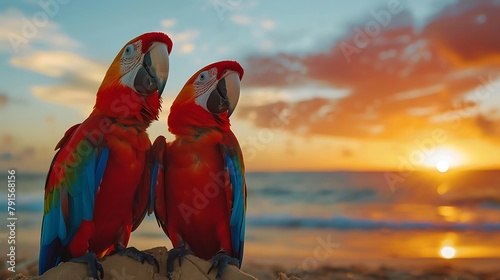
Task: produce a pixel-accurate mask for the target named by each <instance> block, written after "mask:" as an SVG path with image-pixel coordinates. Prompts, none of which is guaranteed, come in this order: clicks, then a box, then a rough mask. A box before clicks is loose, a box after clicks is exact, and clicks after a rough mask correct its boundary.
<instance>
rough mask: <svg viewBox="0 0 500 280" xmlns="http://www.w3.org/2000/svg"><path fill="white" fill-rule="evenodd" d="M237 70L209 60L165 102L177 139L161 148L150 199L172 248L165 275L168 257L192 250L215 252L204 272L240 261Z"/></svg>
mask: <svg viewBox="0 0 500 280" xmlns="http://www.w3.org/2000/svg"><path fill="white" fill-rule="evenodd" d="M242 76H243V68H242V67H241V66H240V65H239V64H238V63H237V62H235V61H221V62H217V63H213V64H210V65H208V66H206V67H204V68H203V69H201V70H199V71H198V72H197V73H196V74H194V75H193V76H192V77H191V78H190V79H189V80H188V81H187V82H186V84H185V85H184V87H183V89H182V90H181V92H180V93H179V95H178V96H177V98H176V99H175V101H174V103H173V104H172V107H171V108H170V115H169V117H168V126H169V131H170V132H172V133H173V134H174V135H175V137H176V139H175V141H173V142H172V143H168V144H167V146H166V147H165V152H164V154H163V159H162V162H163V166H161V167H163V169H164V173H163V176H160V177H159V179H160V180H159V183H158V186H156V190H155V194H156V197H155V205H154V207H155V215H156V218H157V220H158V223H159V225H161V227H162V228H163V230H164V231H165V233H166V234H167V235H168V236H169V238H170V240H171V241H172V244H173V246H174V247H175V248H174V249H172V250H170V252H169V258H168V261H167V272H168V276H169V278H170V277H171V276H172V272H173V263H174V259H175V258H179V263H181V261H182V259H183V257H184V255H186V254H189V253H191V252H193V253H194V254H195V255H197V256H199V257H201V258H204V259H207V260H208V259H210V258H212V257H213V258H212V266H211V268H210V270H209V273H210V271H211V270H212V269H213V268H216V267H217V268H218V272H217V275H216V278H217V279H220V278H221V277H222V274H223V272H224V269H225V268H226V266H227V265H228V264H233V265H237V266H238V267H240V264H241V261H242V258H243V244H244V235H245V211H246V182H245V167H244V164H243V156H242V153H241V149H240V146H239V144H238V141H237V140H236V137H235V136H234V134H233V132H232V131H231V129H230V124H229V116H230V115H231V113H232V112H233V110H234V108H235V106H236V104H237V102H238V98H239V93H240V79H241V78H242ZM162 140H163V141H164V138H162V139H157V141H162ZM160 170H161V169H160Z"/></svg>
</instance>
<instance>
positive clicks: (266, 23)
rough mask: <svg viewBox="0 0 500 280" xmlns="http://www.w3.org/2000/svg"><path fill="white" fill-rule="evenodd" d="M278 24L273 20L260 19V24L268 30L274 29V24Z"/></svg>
mask: <svg viewBox="0 0 500 280" xmlns="http://www.w3.org/2000/svg"><path fill="white" fill-rule="evenodd" d="M275 25H276V24H275V23H274V21H272V20H261V21H260V26H261V27H262V28H264V29H266V30H272V29H274V26H275Z"/></svg>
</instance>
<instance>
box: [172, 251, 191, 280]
mask: <svg viewBox="0 0 500 280" xmlns="http://www.w3.org/2000/svg"><path fill="white" fill-rule="evenodd" d="M192 254H193V252H191V251H190V250H188V249H186V247H185V245H181V246H179V247H177V248H173V249H171V250H169V251H168V258H167V277H168V279H171V278H172V276H173V275H174V262H175V259H176V258H177V259H179V266H181V265H182V261H183V260H184V257H185V256H187V255H192Z"/></svg>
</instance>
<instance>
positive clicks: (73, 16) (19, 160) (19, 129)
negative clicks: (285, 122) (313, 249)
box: [0, 0, 500, 171]
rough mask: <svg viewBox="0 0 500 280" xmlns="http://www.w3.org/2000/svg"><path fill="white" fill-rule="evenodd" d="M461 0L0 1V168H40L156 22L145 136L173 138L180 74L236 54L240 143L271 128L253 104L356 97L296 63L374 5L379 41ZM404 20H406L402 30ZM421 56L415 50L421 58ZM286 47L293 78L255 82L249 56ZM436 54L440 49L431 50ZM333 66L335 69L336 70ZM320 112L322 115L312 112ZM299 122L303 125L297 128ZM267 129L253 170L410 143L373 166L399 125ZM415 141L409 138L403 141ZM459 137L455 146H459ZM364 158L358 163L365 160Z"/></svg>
mask: <svg viewBox="0 0 500 280" xmlns="http://www.w3.org/2000/svg"><path fill="white" fill-rule="evenodd" d="M465 2H466V1H455V0H446V1H445V0H443V1H439V2H438V3H436V1H431V0H425V1H405V0H401V1H397V0H381V1H368V0H355V1H328V0H324V1H311V2H307V3H306V2H304V1H259V0H208V1H207V0H203V1H202V0H198V1H189V2H188V1H144V2H138V1H100V2H98V1H75V0H65V1H62V0H61V1H60V2H58V1H56V0H40V1H35V0H24V1H23V0H21V1H8V2H7V1H4V2H3V3H2V4H0V60H1V62H2V63H1V66H0V69H1V70H0V72H1V73H2V75H1V78H0V81H1V82H0V118H1V119H2V120H3V121H2V123H1V124H0V127H1V131H2V132H1V133H0V143H2V145H1V148H0V166H2V167H5V168H8V167H13V166H14V167H16V166H17V167H18V168H23V169H25V170H29V171H44V170H46V168H47V167H48V164H49V163H50V160H51V158H52V156H53V154H54V152H53V147H54V146H55V144H56V143H57V141H58V140H59V139H60V137H61V136H62V135H63V133H64V132H65V130H66V129H67V128H69V127H70V126H71V125H72V124H74V123H78V122H81V121H82V120H83V119H84V118H85V117H86V116H87V115H88V113H90V111H91V109H92V105H93V103H94V98H95V92H96V90H97V88H98V86H99V84H100V81H101V79H102V77H103V76H104V73H105V71H106V69H107V67H108V66H109V64H110V62H111V60H112V59H113V58H114V57H115V55H116V53H117V52H118V51H119V50H120V49H121V48H122V46H123V45H124V44H125V43H126V42H127V41H129V40H130V39H131V38H134V37H136V36H138V35H140V34H142V33H145V32H149V31H163V32H165V33H167V34H168V35H169V36H170V37H171V38H172V40H173V42H174V47H173V51H172V54H171V57H170V63H171V68H170V76H169V80H168V83H167V87H166V91H165V92H164V94H163V96H164V102H163V112H162V114H161V116H160V121H159V122H156V123H154V124H153V125H152V127H151V129H150V134H151V136H152V137H156V136H157V135H159V134H164V135H166V136H167V138H169V139H171V136H169V134H168V132H167V129H166V118H167V115H168V108H169V106H170V103H171V101H172V100H173V99H174V98H175V96H176V94H177V93H178V91H179V90H180V88H181V87H182V86H183V84H184V82H185V81H186V80H187V79H188V78H189V77H190V76H191V75H192V74H193V73H194V72H195V71H197V70H198V69H199V68H201V67H203V66H205V65H207V64H209V63H212V62H214V61H218V60H222V59H235V60H238V61H239V62H240V63H242V65H243V66H244V68H245V70H246V75H245V77H244V78H243V81H242V87H243V89H242V97H241V100H240V103H239V104H240V105H239V106H241V107H244V108H245V109H241V114H235V117H234V118H233V121H232V123H233V129H234V130H235V132H236V134H237V136H238V137H239V138H240V142H242V141H243V142H244V144H248V143H250V142H252V141H251V140H252V137H254V138H255V137H259V135H260V134H262V133H264V132H266V131H264V130H263V129H269V128H268V127H267V128H266V127H265V126H262V125H261V124H260V123H259V120H258V118H256V116H255V114H259V113H258V112H260V111H259V110H260V109H259V108H262V106H266V105H270V104H271V105H272V104H281V103H280V102H285V103H286V104H289V105H290V104H291V105H290V106H291V107H290V108H296V107H297V106H299V105H302V104H306V103H304V102H313V103H314V102H315V100H317V98H321V99H322V100H323V99H326V100H330V101H332V102H337V101H339V100H340V101H341V100H343V99H347V98H348V97H349V96H353V91H354V90H353V88H354V86H353V85H351V84H346V83H341V82H338V83H334V84H333V85H332V84H329V82H325V81H324V80H321V79H316V80H315V79H312V78H311V77H312V76H310V73H311V70H303V69H306V68H305V66H304V65H306V62H307V60H308V58H311V57H312V58H314V57H317V56H319V55H321V54H326V53H328V52H329V51H330V50H333V49H335V48H336V49H337V50H338V47H339V46H340V43H341V42H351V41H349V40H350V39H352V36H355V30H356V28H361V29H363V28H364V27H366V24H369V22H370V21H373V20H374V16H373V14H374V13H378V12H379V11H381V10H384V11H386V10H388V9H389V8H388V7H389V6H394V7H396V6H397V7H399V8H400V10H401V12H398V13H397V14H392V15H391V18H390V20H389V24H388V26H385V27H381V31H380V32H379V33H380V36H378V34H377V36H375V37H374V38H372V39H373V40H372V42H373V43H372V45H373V46H375V45H377V44H378V43H377V39H379V37H380V38H382V39H383V38H385V37H383V36H384V34H386V33H390V32H398V31H399V30H400V29H401V30H404V32H407V33H408V34H410V35H408V36H410V37H419V36H420V35H419V34H420V33H425V32H426V30H427V29H430V28H429V27H430V26H432V23H434V22H436V23H439V19H440V18H441V17H443V18H444V17H446V16H447V15H446V11H447V10H450V11H455V12H456V13H457V17H460V16H462V15H466V14H467V12H468V11H469V10H470V11H476V10H478V9H479V8H478V7H476V6H480V5H479V4H478V5H475V4H467V3H465ZM484 3H488V4H491V5H498V1H493V0H492V1H485V2H484ZM49 4H50V5H49ZM44 5H49V6H48V7H50V9H48V10H47V9H44V8H43V7H42V6H44ZM495 7H498V6H495ZM475 9H476V10H475ZM490 10H491V9H490ZM53 11H55V12H53ZM481 15H482V14H480V13H479V14H477V15H476V16H475V18H476V21H478V23H477V24H480V23H481V22H483V23H484V22H486V23H489V22H490V21H487V19H489V18H488V17H487V16H484V15H483V17H481ZM451 17H453V15H452V16H451ZM27 22H29V23H27ZM483 23H481V24H483ZM30 24H33V25H34V26H35V27H36V30H35V31H34V32H29V33H26V32H25V31H26V30H27V29H26V28H27V27H26V26H27V25H30ZM408 26H409V27H410V28H409V29H405V28H406V27H408ZM28 31H30V30H28ZM16 36H21V37H16ZM13 37H16V38H24V39H23V40H24V41H23V42H22V43H19V44H18V45H17V46H15V44H14V45H13V44H12V38H13ZM382 39H380V40H382ZM425 40H427V41H429V42H432V40H431V39H419V40H416V41H415V43H414V44H413V45H414V49H415V48H417V49H418V48H425V46H426V43H425ZM419 42H420V43H419ZM351 43H352V42H351ZM422 46H424V47H422ZM369 47H370V48H371V47H372V46H369ZM393 52H395V51H394V50H391V49H388V50H387V51H385V52H382V51H380V53H379V54H378V55H379V56H381V55H383V54H385V55H389V56H390V55H391V54H392V53H393ZM368 53H369V48H366V51H364V53H363V54H368ZM423 53H424V54H425V52H423ZM424 54H423V55H422V56H421V57H424V58H425V56H424ZM283 56H284V57H285V60H286V61H287V62H286V63H288V64H286V65H285V64H283V65H284V66H283V65H281V66H283V67H284V70H283V71H282V72H280V73H279V74H280V75H281V76H286V75H289V79H293V81H290V80H286V83H285V84H284V85H283V84H280V82H276V84H272V83H271V84H265V83H264V84H263V83H261V82H260V80H259V81H256V77H257V78H258V77H259V74H263V75H267V74H266V73H267V72H266V71H267V70H266V67H270V66H269V65H272V64H267V63H262V64H260V65H259V64H255V63H253V64H252V62H254V61H261V60H258V59H262V61H268V62H269V60H270V61H271V62H273V61H274V62H276V61H278V62H280V61H283V59H282V58H283ZM416 57H417V56H411V57H410V58H407V57H406V58H405V57H403V56H402V58H401V59H402V60H404V61H403V62H404V63H405V65H407V67H405V68H404V69H406V71H411V69H412V67H410V66H411V65H413V64H415V63H416V62H415V61H414V60H415V58H416ZM274 58H276V59H274ZM266 59H268V60H266ZM273 59H274V60H273ZM435 59H436V57H433V58H432V60H435ZM280 63H281V62H280ZM344 64H345V65H344ZM350 65H351V66H352V65H353V64H350ZM348 66H349V64H346V62H345V61H342V63H341V64H337V65H334V64H332V65H331V68H332V69H336V71H341V70H342V69H343V68H344V67H348ZM493 66H494V67H496V66H497V65H496V64H493ZM493 66H492V65H487V66H484V67H483V68H480V67H479V70H481V71H482V70H484V69H497V68H492V67H493ZM457 68H459V67H457ZM301 69H302V70H301ZM404 69H403V70H404ZM408 69H410V70H408ZM274 70H276V71H278V70H279V69H274ZM274 70H273V71H274ZM403 70H401V71H403ZM459 70H460V71H458V70H457V71H456V72H457V73H455V72H453V73H454V74H453V75H459V74H460V73H461V75H465V76H467V73H468V72H467V71H469V72H471V71H472V72H473V74H474V75H476V76H477V75H479V74H478V72H474V71H479V70H478V67H476V66H474V67H461V68H460V69H459ZM279 71H281V70H279ZM287 71H290V72H289V73H288V72H287ZM301 71H302V72H301ZM325 71H328V70H325ZM359 71H363V70H362V67H359ZM484 71H486V70H484ZM334 72H335V71H334ZM334 72H332V75H336V74H335V73H334ZM458 72H459V73H458ZM481 73H482V72H481ZM270 74H272V73H270ZM274 74H276V73H274ZM297 75H298V76H297ZM450 75H451V74H450ZM267 76H268V77H271V76H270V75H267ZM305 76H307V77H305ZM262 80H264V79H262ZM299 81H300V82H299ZM351 81H352V82H353V84H354V83H356V80H355V79H351ZM490 82H493V81H490ZM477 86H480V84H476V85H474V86H471V87H470V88H468V90H464V91H460V92H457V94H456V95H453V96H452V97H453V101H454V102H455V101H457V99H460V98H464V96H466V95H467V92H470V91H471V90H473V89H474V88H475V87H477ZM445 87H446V85H445ZM436 88H440V86H439V85H422V88H418V87H410V88H405V89H404V91H403V92H402V93H405V92H406V93H407V92H410V95H411V93H412V92H413V93H414V94H413V96H417V97H420V96H424V95H425V92H426V90H427V92H431V94H434V92H433V89H436ZM429 89H430V91H429ZM381 90H384V89H383V88H381ZM415 92H416V93H415ZM398 94H401V92H400V93H398ZM436 94H437V93H436ZM399 96H408V94H407V95H399ZM384 100H385V99H382V101H381V102H382V104H385V103H384V102H386V101H384ZM391 100H392V99H391ZM489 101H490V102H479V103H480V104H478V107H481V106H483V107H484V106H487V105H488V104H495V105H494V106H493V107H495V106H496V105H500V100H497V99H494V98H491V99H490V100H489ZM387 102H388V101H387ZM372 103H373V104H377V103H376V102H372ZM417 103H418V102H417ZM292 105H293V106H295V107H293V106H292ZM328 106H329V105H328ZM328 106H323V107H322V110H320V113H321V112H326V113H324V114H328V113H329V112H328V110H327V109H328ZM405 109H406V111H408V112H410V113H409V114H417V115H418V114H424V115H425V114H426V113H429V114H430V113H433V114H434V115H432V116H430V115H426V117H428V118H429V120H430V122H431V123H433V121H432V118H434V119H436V118H439V116H438V115H436V114H437V113H436V108H435V106H434V107H422V106H415V108H405ZM490 109H491V108H490ZM481 110H482V111H479V113H477V114H478V115H479V114H484V112H485V110H487V109H485V108H483V109H481ZM237 111H238V109H237ZM438 111H439V110H438ZM317 113H318V112H317ZM322 114H323V113H322ZM324 114H323V115H324ZM262 115H265V114H262ZM315 116H316V118H319V117H322V115H321V114H319V113H318V114H316V115H315ZM339 117H340V116H339ZM494 120H495V121H496V119H494ZM494 120H492V119H487V120H485V121H488V122H492V121H494ZM387 121H388V118H387V119H381V122H380V123H378V124H377V125H372V126H371V127H370V129H371V130H373V133H375V134H376V133H378V131H379V130H380V129H383V128H384V127H388V123H387ZM475 121H476V122H479V120H475ZM328 124H329V123H327V127H328ZM330 124H331V125H332V127H331V129H330V130H335V126H334V123H330ZM360 125H365V124H360ZM371 130H370V131H371ZM424 130H425V129H424ZM424 130H420V131H424ZM304 131H306V133H303V132H304ZM271 132H272V140H270V141H268V140H265V141H264V140H262V139H261V140H262V141H261V142H265V143H260V144H259V143H257V144H248V145H249V148H248V149H247V150H249V151H250V152H251V151H252V149H253V150H255V151H256V152H257V155H256V156H255V159H253V158H254V157H253V153H252V156H249V158H250V157H251V158H252V159H251V160H250V163H249V168H250V169H255V170H259V169H266V168H267V166H268V165H269V167H271V166H273V165H274V166H275V165H276V163H279V162H280V161H283V160H279V158H281V159H283V157H284V156H287V157H290V158H288V159H287V160H285V161H287V162H290V164H288V165H283V167H282V168H281V169H301V168H302V167H301V166H300V164H301V162H304V159H306V158H308V156H309V154H310V153H312V154H314V155H316V154H317V155H321V154H324V151H323V149H332V150H333V151H334V153H335V155H337V160H336V161H335V162H333V161H328V163H325V164H316V165H314V164H313V165H311V166H309V167H307V168H313V169H330V168H332V169H336V168H340V169H342V168H347V169H351V168H354V169H356V168H357V166H358V167H359V168H361V169H370V168H375V169H380V168H394V167H396V166H397V164H398V160H397V159H398V158H400V157H401V156H403V157H405V156H406V155H407V154H408V152H411V149H412V147H411V144H408V145H406V146H404V147H398V148H396V150H397V151H398V152H397V153H398V154H394V155H393V156H392V157H391V158H390V159H389V160H388V162H387V163H384V164H370V163H369V162H375V161H376V159H377V158H378V157H379V156H380V155H379V152H378V151H380V150H382V151H386V150H387V151H388V150H395V149H394V142H398V141H400V140H401V139H400V138H398V137H400V136H401V135H396V134H394V133H390V134H388V135H386V136H387V137H383V139H378V138H377V139H368V140H367V139H366V138H367V137H369V136H370V135H369V134H368V135H361V136H360V135H357V134H353V133H339V134H338V135H330V133H325V132H321V131H320V132H314V126H313V125H311V126H310V127H307V125H304V124H301V123H298V124H297V125H292V126H290V129H284V130H280V131H271ZM259 133H260V134H259ZM422 133H423V132H422ZM458 134H459V133H457V135H458ZM415 135H418V133H417V134H415ZM473 135H475V134H473ZM415 137H416V136H415ZM457 137H458V136H457ZM474 137H475V136H474ZM261 138H262V137H261ZM480 139H481V136H480V135H479V134H478V135H477V137H476V138H474V139H473V140H474V141H476V140H477V141H480ZM411 140H412V139H405V141H408V142H409V143H411V142H412V141H411ZM311 141H312V142H311ZM471 141H472V140H471ZM474 141H472V142H468V143H458V142H456V143H455V142H452V143H449V144H450V145H449V146H450V147H451V148H450V149H451V150H453V149H455V150H457V153H460V152H462V154H467V149H468V148H467V147H472V146H474V145H475V144H474V143H476V142H474ZM311 144H312V145H311ZM484 145H485V147H486V148H485V149H486V150H484V151H481V152H482V153H484V154H488V153H490V152H491V151H498V142H491V141H487V143H485V144H484ZM261 146H263V148H261ZM302 146H313V147H311V149H312V150H311V151H309V152H308V153H303V152H301V149H300V147H302ZM456 146H461V148H458V149H456ZM321 147H323V148H321ZM325 147H326V148H325ZM360 147H367V149H368V150H369V151H367V152H366V153H365V154H364V155H361V154H358V153H356V150H358V149H359V148H360ZM270 156H272V157H273V158H276V160H274V161H272V160H271V161H270V160H269V158H268V157H270ZM448 156H449V157H450V158H452V157H453V156H452V155H448ZM363 157H364V159H365V160H364V163H363V164H360V163H361V162H362V161H363ZM464 157H465V156H464ZM326 161H327V160H326V159H325V162H326ZM366 162H368V163H366ZM495 163H498V162H488V163H487V164H485V165H486V166H488V165H491V164H495ZM266 164H267V165H266Z"/></svg>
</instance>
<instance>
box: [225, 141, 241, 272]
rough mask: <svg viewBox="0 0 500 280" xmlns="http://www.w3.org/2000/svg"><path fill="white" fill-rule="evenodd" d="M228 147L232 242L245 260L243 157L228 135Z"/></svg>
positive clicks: (226, 162)
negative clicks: (231, 194)
mask: <svg viewBox="0 0 500 280" xmlns="http://www.w3.org/2000/svg"><path fill="white" fill-rule="evenodd" d="M227 136H228V137H227V139H226V141H227V142H226V145H223V146H222V152H223V156H224V162H225V170H226V171H227V173H228V174H229V181H230V185H231V190H232V193H233V197H232V201H233V203H232V209H231V217H230V222H229V223H230V229H231V242H232V247H233V251H234V253H235V255H236V257H237V258H238V259H239V260H240V265H241V262H242V260H243V249H244V244H245V212H246V183H245V175H244V172H245V171H244V165H243V157H242V155H241V150H240V148H239V145H238V142H237V140H236V138H235V137H234V135H233V134H232V133H231V135H227Z"/></svg>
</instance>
